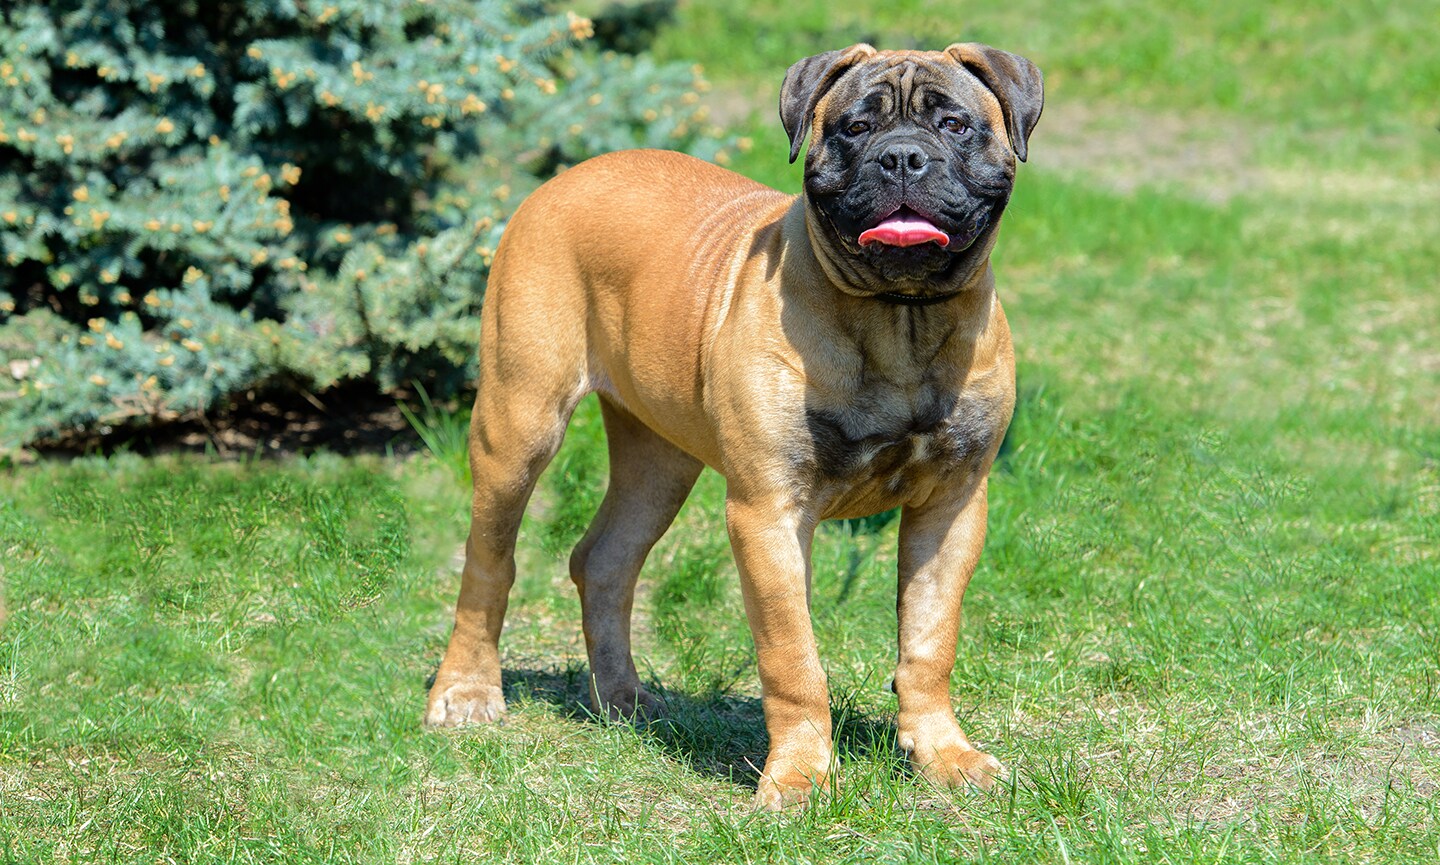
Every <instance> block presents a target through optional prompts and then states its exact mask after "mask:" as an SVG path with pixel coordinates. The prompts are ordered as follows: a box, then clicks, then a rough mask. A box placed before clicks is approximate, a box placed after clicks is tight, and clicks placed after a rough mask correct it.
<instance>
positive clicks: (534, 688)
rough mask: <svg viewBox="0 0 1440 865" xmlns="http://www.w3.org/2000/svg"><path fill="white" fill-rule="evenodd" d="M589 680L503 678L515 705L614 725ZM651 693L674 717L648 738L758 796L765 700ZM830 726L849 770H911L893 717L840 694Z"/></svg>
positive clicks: (650, 725) (647, 729)
mask: <svg viewBox="0 0 1440 865" xmlns="http://www.w3.org/2000/svg"><path fill="white" fill-rule="evenodd" d="M588 676H589V670H588V668H587V667H585V666H584V665H578V664H572V665H568V666H565V667H550V668H544V669H542V668H535V667H529V668H527V667H519V668H514V667H511V668H507V669H506V670H505V671H504V672H503V674H502V677H501V684H502V687H503V689H504V692H505V699H506V701H507V702H508V703H511V704H515V703H519V702H524V701H527V700H528V701H533V702H537V703H544V704H547V705H550V706H552V707H554V708H556V709H558V710H559V711H560V712H561V714H563V715H564V716H565V717H568V718H570V719H572V720H574V721H575V722H576V723H578V724H608V723H614V722H611V721H607V720H605V719H603V718H601V717H599V716H597V715H596V714H595V713H594V712H593V711H591V708H590V695H589V682H588ZM647 687H648V688H649V689H650V692H651V693H652V694H655V695H656V696H658V697H659V698H660V699H661V701H662V702H663V703H664V705H665V712H666V714H665V716H664V717H662V718H659V719H656V720H653V721H649V722H641V723H637V724H636V725H635V726H636V729H637V732H638V733H639V735H640V736H641V737H643V738H644V739H646V740H647V741H649V742H651V743H652V744H654V745H655V746H656V747H658V748H659V749H660V750H662V751H664V752H665V753H666V754H668V755H669V756H670V757H672V758H673V759H675V760H678V761H681V762H683V763H686V764H688V765H689V766H690V768H691V769H693V770H694V771H695V772H697V773H699V774H701V775H706V776H709V777H713V778H718V779H720V780H723V781H728V782H730V783H732V784H737V785H739V786H742V787H745V788H747V789H750V790H754V789H755V787H756V784H757V782H758V780H759V778H760V769H761V767H763V766H764V765H765V754H766V751H767V744H768V742H767V737H766V733H765V713H764V710H763V709H762V707H761V705H760V699H759V698H758V697H746V696H737V695H734V694H726V693H720V692H710V693H703V694H690V693H686V692H684V691H677V690H671V689H668V688H664V687H662V686H660V685H658V684H657V683H654V682H650V683H647ZM830 720H831V726H832V728H833V730H834V738H835V750H836V754H837V756H838V757H839V758H840V761H841V762H842V764H843V763H849V762H852V761H861V760H864V761H876V762H879V761H890V762H893V763H895V764H896V765H897V766H901V767H904V766H906V765H907V764H906V762H905V760H904V759H903V756H902V755H901V754H900V751H899V749H898V748H897V746H896V744H895V721H894V717H893V716H887V715H881V716H874V715H866V714H863V713H861V712H860V711H859V710H857V709H856V708H855V707H854V706H853V705H852V704H851V702H850V701H849V700H847V699H846V698H845V696H844V695H832V698H831V706H830ZM905 771H908V769H906V770H905Z"/></svg>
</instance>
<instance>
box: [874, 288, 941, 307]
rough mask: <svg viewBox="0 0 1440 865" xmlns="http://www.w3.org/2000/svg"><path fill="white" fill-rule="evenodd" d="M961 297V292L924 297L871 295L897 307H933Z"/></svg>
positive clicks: (890, 293) (890, 294)
mask: <svg viewBox="0 0 1440 865" xmlns="http://www.w3.org/2000/svg"><path fill="white" fill-rule="evenodd" d="M959 296H960V292H958V291H952V292H950V293H949V294H931V295H926V296H924V297H921V296H918V295H914V294H894V293H892V292H888V291H887V292H885V293H884V294H872V295H871V297H873V298H875V299H876V300H883V301H885V302H886V303H893V304H895V305H897V306H933V305H935V304H937V303H944V302H945V301H947V300H954V299H955V298H957V297H959Z"/></svg>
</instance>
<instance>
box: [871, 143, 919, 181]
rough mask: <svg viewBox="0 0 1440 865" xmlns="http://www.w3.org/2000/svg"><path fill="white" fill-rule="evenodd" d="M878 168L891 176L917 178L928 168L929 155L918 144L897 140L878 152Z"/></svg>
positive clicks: (908, 178)
mask: <svg viewBox="0 0 1440 865" xmlns="http://www.w3.org/2000/svg"><path fill="white" fill-rule="evenodd" d="M880 168H881V169H883V170H884V171H885V173H886V174H889V175H891V176H892V177H897V178H899V177H903V178H905V179H907V180H915V179H918V178H919V177H920V176H921V175H923V174H924V173H925V172H926V171H928V170H929V168H930V156H929V155H928V154H927V153H926V152H925V151H924V149H923V148H921V147H920V145H918V144H910V143H908V142H903V141H902V142H897V143H895V144H891V145H890V146H888V147H886V148H885V149H884V150H883V151H881V152H880Z"/></svg>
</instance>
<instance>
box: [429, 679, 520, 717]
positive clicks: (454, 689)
mask: <svg viewBox="0 0 1440 865" xmlns="http://www.w3.org/2000/svg"><path fill="white" fill-rule="evenodd" d="M504 713H505V695H504V694H502V693H501V692H500V689H499V688H497V687H495V686H494V685H484V684H480V683H479V682H474V681H459V682H452V683H451V684H449V685H441V684H440V683H439V682H436V683H435V685H434V687H432V688H431V689H430V702H429V705H427V706H426V707H425V726H427V727H460V726H463V725H465V724H488V723H490V722H492V721H496V720H499V718H500V716H501V715H502V714H504Z"/></svg>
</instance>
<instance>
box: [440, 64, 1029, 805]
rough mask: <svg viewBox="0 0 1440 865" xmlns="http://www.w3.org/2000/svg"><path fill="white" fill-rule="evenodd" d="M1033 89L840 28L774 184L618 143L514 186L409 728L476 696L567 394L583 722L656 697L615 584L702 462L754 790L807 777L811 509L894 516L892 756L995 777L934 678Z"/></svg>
mask: <svg viewBox="0 0 1440 865" xmlns="http://www.w3.org/2000/svg"><path fill="white" fill-rule="evenodd" d="M1041 103H1042V86H1041V77H1040V72H1039V70H1038V69H1036V68H1035V67H1034V66H1033V65H1032V64H1031V63H1030V62H1029V61H1027V60H1025V59H1023V58H1021V57H1018V56H1016V55H1014V54H1009V53H1006V52H1004V51H998V50H996V49H993V48H989V47H987V46H984V45H977V44H957V45H951V46H950V47H949V48H947V49H945V50H944V51H936V52H924V51H893V52H892V51H876V50H875V49H874V48H871V47H870V46H868V45H856V46H853V47H851V48H847V49H844V50H841V51H831V52H828V53H825V54H820V55H817V56H815V57H809V58H806V59H804V60H801V61H800V62H798V63H796V64H795V65H794V66H792V67H791V68H790V70H789V72H788V73H787V74H786V76H785V82H784V85H783V87H782V88H781V93H780V116H781V120H782V121H783V123H784V125H785V130H786V132H788V133H789V135H790V142H791V158H792V161H793V160H794V159H796V158H798V157H799V155H800V153H801V151H802V148H803V145H804V141H805V139H806V138H807V137H808V138H809V139H810V146H809V150H808V151H807V152H806V156H805V186H804V193H803V194H802V195H799V196H788V195H784V194H782V193H779V192H776V191H775V190H772V189H769V188H767V187H764V186H761V185H759V184H757V183H754V182H751V181H749V180H747V179H745V178H744V177H741V176H739V175H737V174H733V173H731V172H729V171H725V170H723V169H720V168H717V167H715V166H713V165H710V164H708V163H704V162H701V161H699V160H696V159H693V158H690V157H688V156H683V155H679V154H675V153H668V152H662V151H630V152H624V153H615V154H611V155H608V156H602V157H599V158H596V159H592V160H590V161H588V162H585V163H583V164H581V165H578V166H576V167H574V168H571V169H570V170H568V171H566V172H564V173H563V174H561V175H560V176H559V177H556V178H555V179H554V180H551V181H550V182H548V183H546V184H545V185H544V186H542V187H541V188H540V189H539V190H537V191H536V192H535V193H534V194H533V195H531V196H530V197H529V198H528V199H527V200H526V201H525V203H524V204H523V205H522V206H521V207H520V209H519V210H518V211H517V212H516V214H515V216H514V218H513V219H512V220H511V222H510V225H509V227H508V229H507V230H506V232H505V235H504V239H503V240H502V241H501V243H500V248H499V250H498V251H497V253H496V256H495V262H494V267H493V269H492V271H491V277H490V284H489V289H488V294H487V297H486V299H485V312H484V323H483V326H482V332H481V340H480V374H479V382H478V387H479V394H478V396H477V397H476V400H475V413H474V420H473V423H472V427H471V437H470V463H471V468H472V470H473V474H474V479H475V489H474V501H473V506H472V511H471V524H470V536H469V541H468V542H467V545H466V558H465V569H464V575H463V582H462V585H461V589H460V600H459V603H458V606H457V609H456V613H455V630H454V634H453V635H452V636H451V638H450V645H449V648H448V649H447V650H446V652H445V659H444V661H443V662H442V663H441V665H440V670H439V672H438V674H437V675H436V679H435V684H434V686H433V687H432V688H431V691H430V700H429V706H428V708H427V710H426V722H427V723H428V724H431V725H436V726H454V725H459V724H465V723H472V722H481V721H492V720H494V719H495V718H497V717H498V716H499V715H500V714H501V713H502V712H503V711H504V709H505V701H504V697H503V696H502V694H501V689H500V657H499V653H498V643H499V638H500V630H501V626H502V623H503V620H504V617H505V607H506V598H507V595H508V593H509V590H510V586H511V584H512V582H513V581H514V579H515V555H514V553H515V539H516V533H517V531H518V529H519V525H520V517H521V514H522V513H523V511H524V509H525V504H526V500H527V499H528V498H529V497H530V493H531V491H532V489H533V488H534V485H535V481H536V478H537V476H538V475H539V474H540V472H541V470H542V469H543V468H544V467H545V465H546V464H547V463H548V462H549V460H550V458H551V457H552V456H553V455H554V453H555V450H556V448H557V447H559V445H560V441H561V438H562V436H563V434H564V430H565V426H566V423H567V422H568V421H569V419H570V414H571V412H572V411H573V410H574V408H575V405H576V403H577V402H578V401H579V400H580V399H581V398H582V397H584V396H585V395H586V394H588V393H592V392H594V393H598V394H599V398H600V404H601V410H602V412H603V414H604V420H605V430H606V434H607V435H608V437H609V448H610V472H611V477H610V485H609V489H608V491H607V492H606V494H605V499H604V502H603V503H602V504H601V506H600V510H599V513H597V514H596V516H595V520H594V522H593V523H592V524H591V526H590V528H589V531H588V532H586V534H585V537H584V539H583V540H581V541H580V544H579V545H578V546H577V547H576V548H575V551H574V553H573V554H572V556H571V559H570V572H571V574H572V576H573V578H574V581H575V584H576V586H577V587H578V588H579V591H580V598H581V602H582V607H583V611H584V615H583V618H584V623H583V626H584V631H585V644H586V648H587V650H588V652H589V657H590V671H591V691H592V693H591V698H592V699H593V701H594V704H595V707H596V710H597V711H600V712H606V713H608V714H609V715H610V716H612V717H626V716H631V715H634V714H640V715H653V714H655V713H658V712H660V711H661V709H662V707H661V706H660V704H659V703H658V702H657V701H656V700H655V698H654V697H652V696H651V695H650V694H648V693H647V692H646V690H645V688H644V687H643V686H642V685H641V683H640V679H639V677H638V676H637V675H636V671H635V662H634V659H633V657H632V655H631V651H630V611H631V606H632V603H633V599H634V590H635V579H636V575H637V574H638V573H639V572H640V566H641V563H642V562H643V561H644V559H645V556H646V554H647V553H648V552H649V551H650V548H651V547H652V546H653V545H654V544H655V542H656V540H657V539H659V537H660V536H661V534H662V533H664V531H665V529H666V527H667V526H669V524H670V521H671V520H672V519H673V518H674V517H675V514H676V512H677V511H678V510H679V508H680V505H681V503H682V502H683V501H684V500H685V497H686V495H687V494H688V493H689V491H690V488H691V486H692V485H693V484H694V483H695V479H696V477H697V476H698V475H699V473H700V470H701V469H702V468H703V467H704V466H710V467H711V468H712V469H714V470H715V471H717V472H719V473H720V474H721V475H723V476H724V477H725V480H726V484H727V492H726V504H725V519H726V525H727V528H728V530H729V534H730V543H731V547H732V549H733V551H734V555H735V561H736V565H737V566H738V570H739V574H740V581H741V587H742V591H743V594H744V598H745V609H746V612H747V615H748V617H749V624H750V628H751V632H752V633H753V635H754V638H755V648H756V653H757V658H758V664H759V668H760V669H759V672H760V683H761V688H762V693H763V703H764V708H765V725H766V728H767V730H768V732H769V735H770V753H769V756H768V757H767V759H766V762H765V767H764V771H763V773H762V776H761V779H760V783H759V791H758V794H757V801H758V804H760V805H761V806H764V807H769V808H778V807H781V806H783V805H785V804H788V803H792V802H803V801H805V799H806V798H807V797H808V795H809V794H810V793H811V792H812V791H813V790H814V789H816V788H823V787H826V786H827V785H828V783H829V779H830V776H831V774H832V773H833V771H834V768H835V767H834V765H833V759H834V758H833V751H832V745H831V739H830V732H831V731H830V710H829V704H828V697H827V693H826V683H825V675H824V673H823V669H822V667H821V663H820V658H819V656H818V654H817V651H816V644H815V637H814V633H813V631H812V629H811V623H810V611H809V605H808V591H809V579H810V546H811V539H812V537H813V535H814V533H815V527H816V525H817V524H818V523H819V522H820V521H821V520H824V519H830V518H836V517H858V516H865V515H869V514H875V513H879V512H881V511H885V510H888V509H890V508H895V507H899V508H901V509H902V517H901V521H900V541H899V544H900V549H899V556H898V559H899V569H898V570H899V574H898V593H899V597H898V610H899V634H898V640H899V662H898V665H897V667H896V670H895V679H894V687H895V692H896V694H897V696H898V698H899V714H898V716H897V721H896V724H897V728H898V730H897V732H898V739H899V742H900V745H901V747H903V748H904V749H905V750H906V752H907V753H908V754H909V756H910V759H911V760H912V762H913V764H914V767H915V769H916V770H917V771H919V772H921V773H923V774H924V775H925V776H926V777H927V778H930V779H931V780H933V781H935V782H937V783H941V784H948V785H956V784H965V783H971V784H975V785H978V786H981V787H988V786H990V785H991V784H992V783H993V782H994V779H995V778H996V777H997V776H998V775H999V774H1000V773H1001V772H1002V771H1003V770H1002V768H1001V766H1000V764H999V762H997V761H996V760H995V759H994V758H993V757H991V756H989V755H988V754H985V753H983V752H981V751H979V750H977V749H976V748H974V747H973V746H972V745H971V744H970V741H969V740H968V739H967V738H966V737H965V734H964V733H963V732H961V730H960V727H959V725H958V724H957V723H956V721H955V715H954V712H953V710H952V708H951V704H950V675H951V671H952V670H953V668H954V663H955V644H956V639H957V631H958V628H959V621H960V602H961V598H962V596H963V595H964V593H965V587H966V584H967V583H968V582H969V580H970V575H971V573H972V572H973V571H974V569H975V565H976V562H977V560H978V559H979V556H980V550H981V547H982V545H983V543H984V539H985V520H986V477H987V475H988V473H989V470H990V465H991V463H992V461H993V460H994V459H995V454H996V451H997V450H998V448H999V446H1000V440H1001V438H1002V437H1003V436H1004V434H1005V428H1006V426H1007V425H1008V424H1009V422H1010V414H1011V410H1012V409H1013V407H1014V402H1015V373H1014V355H1013V352H1012V350H1011V344H1010V331H1009V328H1008V326H1007V325H1006V322H1005V315H1004V313H1003V312H1002V311H1001V308H1000V302H999V300H998V299H997V298H996V295H995V282H994V274H993V272H992V270H991V267H990V262H989V257H990V251H991V249H992V247H993V246H994V245H995V240H996V232H997V230H998V227H999V224H1000V218H1001V215H1002V214H1003V213H1004V211H1005V206H1006V204H1007V202H1008V201H1009V198H1010V191H1011V187H1012V183H1013V181H1014V176H1015V163H1016V160H1017V159H1020V160H1023V159H1024V158H1025V152H1026V142H1027V139H1028V138H1029V135H1030V131H1031V129H1032V128H1033V127H1034V125H1035V123H1036V121H1037V120H1038V119H1039V116H1040V109H1041Z"/></svg>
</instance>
